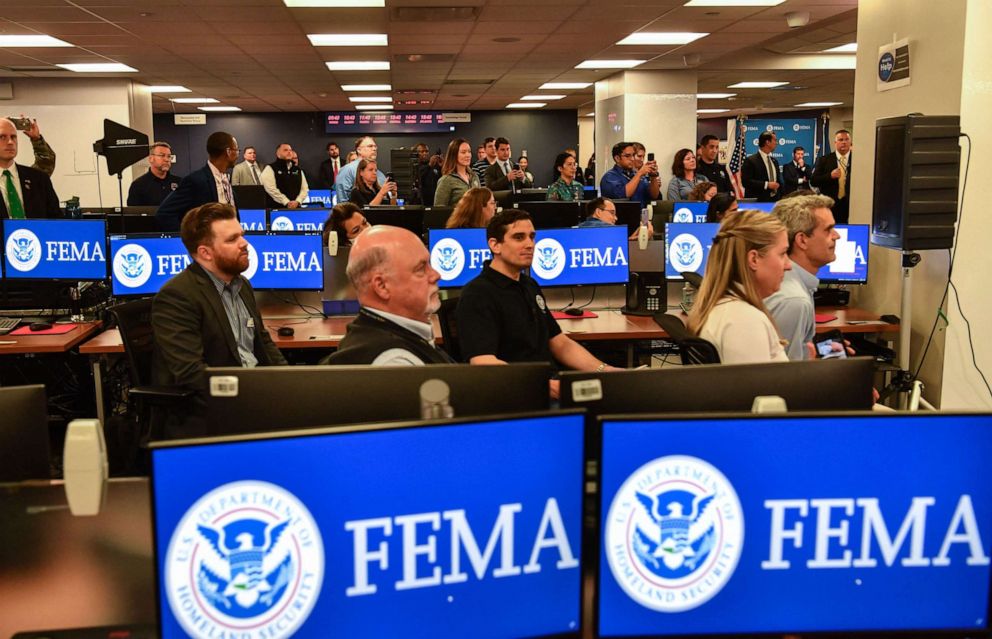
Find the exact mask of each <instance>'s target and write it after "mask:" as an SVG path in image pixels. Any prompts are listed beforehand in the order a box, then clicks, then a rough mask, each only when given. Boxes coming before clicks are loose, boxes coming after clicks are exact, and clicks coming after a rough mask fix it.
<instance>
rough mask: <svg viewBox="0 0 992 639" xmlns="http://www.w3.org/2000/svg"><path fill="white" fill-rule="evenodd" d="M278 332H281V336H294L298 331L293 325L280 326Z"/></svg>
mask: <svg viewBox="0 0 992 639" xmlns="http://www.w3.org/2000/svg"><path fill="white" fill-rule="evenodd" d="M276 332H277V333H278V334H279V337H292V336H293V335H296V331H295V330H294V329H293V327H292V326H280V327H279V330H277V331H276Z"/></svg>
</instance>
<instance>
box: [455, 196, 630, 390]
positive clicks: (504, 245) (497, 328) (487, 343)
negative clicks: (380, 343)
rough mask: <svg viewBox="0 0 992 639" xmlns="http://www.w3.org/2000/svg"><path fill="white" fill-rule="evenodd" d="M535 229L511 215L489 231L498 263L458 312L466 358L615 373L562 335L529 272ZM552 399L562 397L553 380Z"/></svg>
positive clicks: (471, 287)
mask: <svg viewBox="0 0 992 639" xmlns="http://www.w3.org/2000/svg"><path fill="white" fill-rule="evenodd" d="M534 236H535V232H534V223H533V222H532V221H531V217H530V215H529V214H528V213H527V212H525V211H521V210H520V209H507V210H505V211H503V212H502V213H500V214H498V215H496V216H495V217H494V218H493V219H492V221H491V222H489V226H487V227H486V238H487V240H488V241H489V250H490V251H492V255H493V259H492V261H490V262H486V264H485V266H484V267H483V269H482V273H480V274H479V276H478V277H476V278H475V279H474V280H472V281H471V282H469V283H468V285H467V286H465V288H464V289H462V295H461V298H460V299H459V301H458V309H457V311H456V316H457V321H458V336H459V340H460V343H461V344H460V345H461V352H462V357H463V358H464V359H465V360H466V361H468V362H469V363H470V364H506V363H508V362H551V363H552V364H554V363H555V362H556V361H557V362H558V363H560V364H563V365H565V366H567V367H568V368H573V369H576V370H581V371H602V370H607V369H609V370H613V368H612V367H610V366H607V365H606V364H604V363H603V362H601V361H599V360H598V359H596V358H595V357H594V356H593V355H592V354H591V353H590V352H589V351H587V350H586V349H585V348H583V347H582V346H581V345H580V344H579V343H578V342H576V341H574V340H573V339H572V338H570V337H569V336H568V335H565V334H564V333H562V332H561V329H560V328H559V327H558V322H557V321H555V319H554V318H553V317H552V316H551V311H550V309H548V305H547V303H546V302H545V301H544V295H543V294H542V293H541V287H539V286H538V285H537V283H536V282H535V281H534V280H533V279H531V277H530V276H529V275H527V274H526V273H524V271H525V270H526V269H528V268H530V265H531V262H533V260H534ZM551 394H552V396H553V397H557V396H558V382H557V380H552V383H551Z"/></svg>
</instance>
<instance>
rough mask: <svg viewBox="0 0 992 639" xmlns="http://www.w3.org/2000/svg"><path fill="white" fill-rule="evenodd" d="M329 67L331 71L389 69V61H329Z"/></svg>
mask: <svg viewBox="0 0 992 639" xmlns="http://www.w3.org/2000/svg"><path fill="white" fill-rule="evenodd" d="M327 68H328V69H330V70H331V71H389V63H388V62H385V61H378V60H370V61H366V62H345V61H342V62H328V63H327Z"/></svg>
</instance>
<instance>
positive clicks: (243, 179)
mask: <svg viewBox="0 0 992 639" xmlns="http://www.w3.org/2000/svg"><path fill="white" fill-rule="evenodd" d="M244 157H245V161H244V162H240V163H238V164H236V165H234V173H232V174H231V185H232V186H243V185H248V186H251V185H258V186H261V184H262V167H260V166H259V165H258V162H257V161H256V157H257V156H256V155H255V147H253V146H248V147H245V156H244Z"/></svg>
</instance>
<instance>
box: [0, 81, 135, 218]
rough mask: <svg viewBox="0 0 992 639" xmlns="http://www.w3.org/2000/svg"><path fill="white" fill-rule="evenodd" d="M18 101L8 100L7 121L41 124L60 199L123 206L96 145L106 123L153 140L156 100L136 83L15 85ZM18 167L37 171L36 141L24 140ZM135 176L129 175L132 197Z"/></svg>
mask: <svg viewBox="0 0 992 639" xmlns="http://www.w3.org/2000/svg"><path fill="white" fill-rule="evenodd" d="M12 82H13V85H14V99H13V100H3V101H2V103H0V105H2V106H0V108H3V109H5V113H4V114H5V115H19V114H21V113H23V114H24V115H25V116H27V117H31V118H35V119H37V120H38V126H39V127H40V128H41V133H42V135H44V136H45V139H46V140H47V141H48V143H49V144H50V145H51V147H52V149H53V150H54V151H55V155H56V164H55V173H54V175H52V183H53V184H54V186H55V192H56V193H57V194H58V196H59V199H60V200H62V201H65V200H67V199H69V198H70V197H72V196H73V195H78V196H79V197H80V199H81V202H82V204H83V205H84V206H98V205H100V203H101V198H102V203H103V205H104V206H118V204H119V199H118V184H117V178H116V176H110V175H108V174H107V164H106V161H105V160H103V159H100V160H99V162H98V161H97V156H96V154H95V153H94V152H93V142H95V141H96V140H99V139H101V138H103V120H104V118H107V119H110V120H113V121H115V122H118V123H120V124H123V125H125V126H129V127H131V128H134V129H137V130H139V131H142V132H147V133H148V134H149V135H151V124H152V122H151V97H150V95H149V94H148V93H147V92H143V91H142V90H140V89H139V88H138V85H135V84H133V83H132V82H131V81H130V80H121V79H115V78H90V79H80V80H76V79H59V80H47V79H34V78H30V79H14V80H13V81H12ZM17 162H19V163H21V164H27V165H31V164H33V163H34V153H33V151H32V150H31V141H30V140H28V139H27V137H26V136H24V135H22V136H21V137H20V142H19V145H18V155H17ZM131 177H132V176H131V172H130V171H125V172H124V175H123V188H124V193H125V195H126V193H127V189H128V187H129V186H130V185H131Z"/></svg>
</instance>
